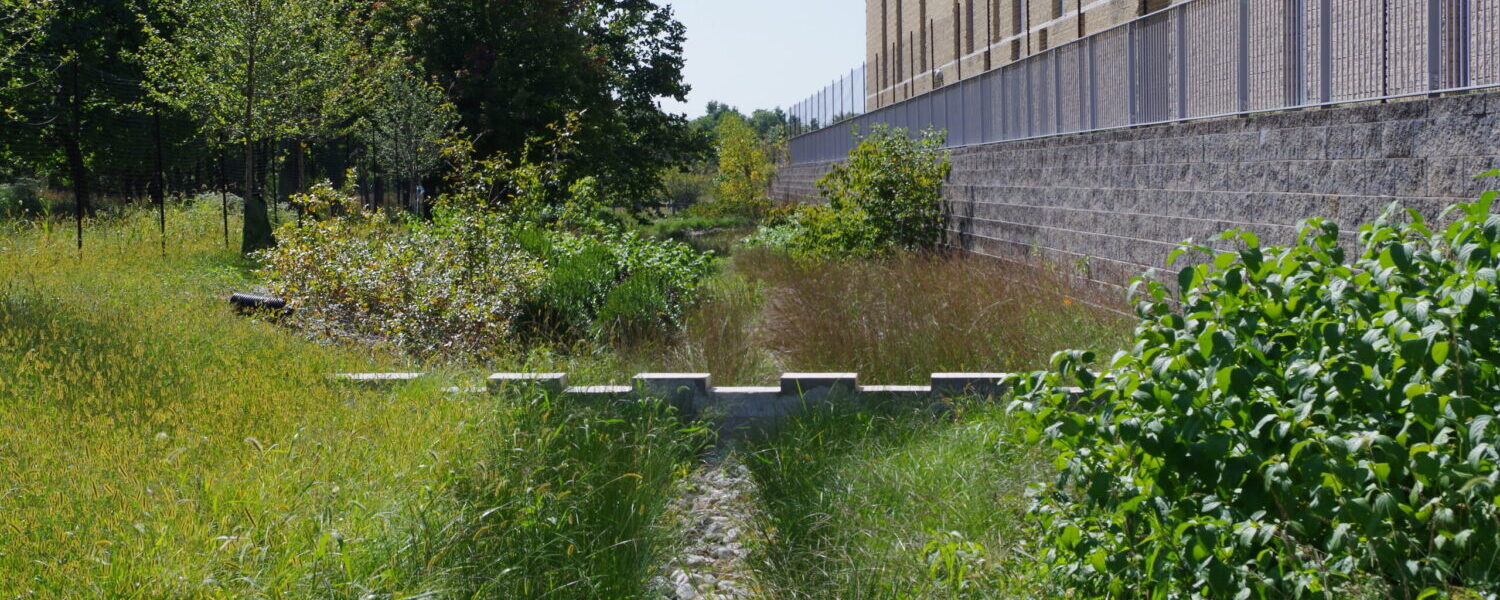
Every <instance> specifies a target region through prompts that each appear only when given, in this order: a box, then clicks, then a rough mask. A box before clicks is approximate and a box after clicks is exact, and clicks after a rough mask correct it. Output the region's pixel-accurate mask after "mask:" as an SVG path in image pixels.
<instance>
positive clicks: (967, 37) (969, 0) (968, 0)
mask: <svg viewBox="0 0 1500 600" xmlns="http://www.w3.org/2000/svg"><path fill="white" fill-rule="evenodd" d="M964 8H965V10H967V11H968V14H966V15H964V17H965V20H964V25H965V28H964V29H965V32H964V54H973V53H974V0H964Z"/></svg>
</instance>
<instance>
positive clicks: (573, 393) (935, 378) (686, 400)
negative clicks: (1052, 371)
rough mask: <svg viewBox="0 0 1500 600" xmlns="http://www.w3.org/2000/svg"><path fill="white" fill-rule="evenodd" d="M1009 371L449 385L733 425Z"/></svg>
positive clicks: (924, 396)
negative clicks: (666, 410) (652, 407)
mask: <svg viewBox="0 0 1500 600" xmlns="http://www.w3.org/2000/svg"><path fill="white" fill-rule="evenodd" d="M424 376H426V374H425V373H342V374H338V375H334V376H333V377H334V379H336V380H339V381H344V382H348V383H351V384H355V385H361V386H371V387H388V386H391V385H394V384H397V383H404V382H410V381H413V380H416V379H419V378H421V377H424ZM1007 377H1009V374H1007V373H933V374H932V376H931V378H930V380H929V383H928V385H860V384H859V375H858V374H856V373H786V374H784V375H782V376H781V381H780V382H779V385H774V386H750V387H745V386H723V387H716V386H714V385H712V375H710V374H708V373H642V374H639V375H636V376H635V378H634V379H633V381H632V382H631V385H590V386H570V385H568V375H567V374H566V373H496V374H494V375H490V376H489V378H488V380H487V381H486V385H485V386H484V387H483V388H465V387H455V388H448V389H447V391H450V392H489V393H499V392H501V391H504V390H507V389H518V388H520V389H538V390H541V391H544V392H546V393H549V394H559V395H565V396H569V397H574V398H579V399H583V400H598V401H605V402H611V401H625V400H633V399H639V398H660V399H662V400H664V401H667V402H670V403H671V404H672V405H673V406H675V407H676V408H677V409H678V410H679V411H680V412H682V413H683V414H684V415H687V416H688V418H695V419H696V418H703V419H708V420H713V421H715V422H717V423H719V424H720V426H721V427H722V428H723V429H724V430H726V431H733V430H739V429H747V428H748V429H759V428H763V427H767V426H773V425H775V424H776V423H778V422H780V421H781V420H783V419H785V418H786V417H789V416H792V415H795V414H796V413H798V412H800V411H801V410H803V409H804V408H805V407H807V406H808V405H810V404H813V403H818V402H830V401H839V402H848V403H850V404H852V405H855V406H859V405H862V404H866V403H880V402H892V401H896V402H923V401H932V402H938V401H942V400H944V399H947V398H955V397H959V396H965V395H991V396H992V395H1000V394H1003V393H1005V392H1006V384H1005V379H1006V378H1007Z"/></svg>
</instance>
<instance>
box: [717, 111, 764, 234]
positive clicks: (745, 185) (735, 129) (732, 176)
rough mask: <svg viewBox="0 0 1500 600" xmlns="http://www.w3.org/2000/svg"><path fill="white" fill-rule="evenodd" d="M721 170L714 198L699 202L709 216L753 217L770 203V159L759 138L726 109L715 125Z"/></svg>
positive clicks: (743, 122)
mask: <svg viewBox="0 0 1500 600" xmlns="http://www.w3.org/2000/svg"><path fill="white" fill-rule="evenodd" d="M714 138H715V139H716V140H718V142H717V146H716V150H717V153H718V155H719V174H718V177H717V178H715V180H714V181H715V184H716V185H717V187H716V189H715V192H714V200H713V202H709V203H706V204H702V205H699V208H700V209H701V210H702V211H704V213H705V214H708V215H710V216H731V215H732V216H741V217H754V216H757V215H759V214H760V213H761V212H763V211H764V210H765V209H767V208H769V207H770V205H771V201H770V197H769V192H770V184H771V176H772V175H773V174H775V173H776V165H774V164H772V163H771V159H770V157H769V156H768V155H767V153H766V150H765V148H763V147H762V144H761V141H760V138H759V137H758V136H757V135H756V133H755V130H754V129H751V128H750V124H749V123H746V122H745V119H744V118H743V117H740V116H739V114H737V113H727V114H725V115H724V116H723V117H722V118H720V119H719V124H718V126H717V127H715V128H714Z"/></svg>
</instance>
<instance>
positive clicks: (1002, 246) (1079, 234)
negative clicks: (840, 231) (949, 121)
mask: <svg viewBox="0 0 1500 600" xmlns="http://www.w3.org/2000/svg"><path fill="white" fill-rule="evenodd" d="M1497 121H1500V92H1486V93H1475V94H1467V95H1460V96H1450V97H1443V98H1424V99H1419V100H1411V101H1405V102H1393V103H1390V104H1370V105H1362V106H1354V107H1347V108H1337V109H1324V110H1316V109H1315V110H1303V111H1292V112H1283V113H1271V114H1265V115H1259V116H1251V117H1243V118H1229V119H1218V120H1209V121H1196V122H1188V123H1180V124H1171V125H1158V126H1150V127H1140V128H1135V129H1123V130H1115V131H1107V132H1100V133H1092V134H1081V135H1070V136H1061V137H1054V138H1045V139H1037V140H1027V141H1020V142H1005V143H998V144H988V145H983V146H975V147H970V148H963V149H959V150H955V151H954V156H953V164H954V169H953V173H952V175H951V177H950V179H949V181H948V183H947V184H946V185H945V187H944V192H943V194H944V197H945V198H946V199H947V201H948V206H949V210H950V212H951V215H952V216H951V219H950V234H951V235H950V241H951V243H952V244H953V245H955V246H959V247H962V248H964V249H966V250H968V251H971V252H975V253H978V254H983V255H987V256H993V257H996V258H1000V259H1004V260H1010V261H1019V262H1026V263H1030V264H1036V263H1037V262H1039V261H1042V262H1046V263H1048V264H1052V265H1057V266H1062V267H1064V268H1066V269H1068V270H1071V271H1073V272H1075V273H1076V274H1078V275H1079V276H1080V277H1082V278H1084V279H1086V280H1088V281H1089V282H1090V284H1091V285H1092V286H1094V287H1096V288H1098V289H1099V290H1100V291H1102V292H1104V293H1106V294H1109V295H1112V296H1114V297H1116V298H1118V297H1122V296H1121V292H1122V289H1121V287H1122V286H1124V285H1126V284H1128V282H1129V280H1130V279H1131V278H1132V277H1134V276H1137V275H1139V274H1141V273H1142V272H1144V271H1145V270H1147V269H1149V268H1153V267H1161V266H1164V262H1165V258H1166V256H1167V253H1168V252H1170V251H1171V250H1172V248H1174V247H1175V245H1176V243H1177V242H1180V241H1182V240H1184V239H1187V238H1190V237H1191V238H1196V239H1198V240H1200V241H1201V240H1204V239H1206V238H1209V237H1212V236H1214V235H1216V234H1218V233H1219V232H1222V231H1224V230H1227V229H1231V228H1245V229H1248V230H1251V231H1254V232H1256V233H1257V234H1258V235H1259V236H1260V237H1261V239H1262V241H1263V242H1265V243H1268V244H1286V243H1289V242H1291V241H1292V240H1293V236H1294V232H1295V226H1296V224H1297V223H1298V221H1300V220H1302V219H1305V218H1308V217H1313V216H1322V217H1328V218H1331V219H1333V220H1334V221H1335V222H1337V223H1339V224H1340V225H1341V226H1342V227H1343V228H1344V230H1345V235H1346V236H1347V237H1349V238H1350V239H1352V238H1353V235H1354V232H1355V228H1356V227H1357V226H1358V225H1359V224H1361V223H1365V222H1368V221H1370V220H1372V219H1374V218H1375V217H1377V216H1379V214H1380V213H1381V212H1382V211H1383V210H1384V209H1385V208H1386V207H1387V206H1388V205H1390V204H1391V203H1392V202H1395V203H1398V204H1399V205H1400V206H1402V207H1409V208H1415V209H1418V210H1420V211H1422V212H1423V213H1426V214H1428V215H1430V216H1431V215H1436V214H1437V213H1439V212H1440V211H1441V210H1442V209H1443V208H1445V207H1447V206H1448V205H1450V204H1452V203H1454V202H1456V201H1463V200H1468V199H1472V198H1474V197H1476V196H1477V195H1478V194H1479V193H1481V192H1482V191H1484V190H1485V189H1486V186H1487V185H1500V181H1496V182H1494V183H1489V184H1487V183H1486V181H1480V180H1475V179H1474V175H1477V174H1479V173H1482V172H1484V171H1487V170H1490V169H1493V168H1497V167H1500V128H1497ZM826 169H827V166H826V165H806V166H799V167H794V168H788V169H784V170H783V171H782V173H781V176H780V183H778V185H777V190H776V193H777V194H778V197H779V198H791V197H799V196H800V197H807V196H806V194H807V191H806V188H805V186H803V185H802V184H801V182H805V181H807V180H808V179H809V178H810V177H812V176H813V174H815V173H821V172H822V171H824V170H826ZM1167 279H1169V280H1170V279H1171V278H1170V277H1168V278H1167Z"/></svg>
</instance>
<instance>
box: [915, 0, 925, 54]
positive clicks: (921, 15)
mask: <svg viewBox="0 0 1500 600" xmlns="http://www.w3.org/2000/svg"><path fill="white" fill-rule="evenodd" d="M917 13H918V14H917V29H920V30H922V36H921V38H920V40H921V43H920V44H919V45H918V46H917V49H918V51H920V52H921V53H922V57H921V58H920V59H918V62H917V64H918V65H920V66H919V67H918V68H919V69H921V70H923V71H926V70H927V26H926V24H927V0H921V1H920V2H918V3H917Z"/></svg>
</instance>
